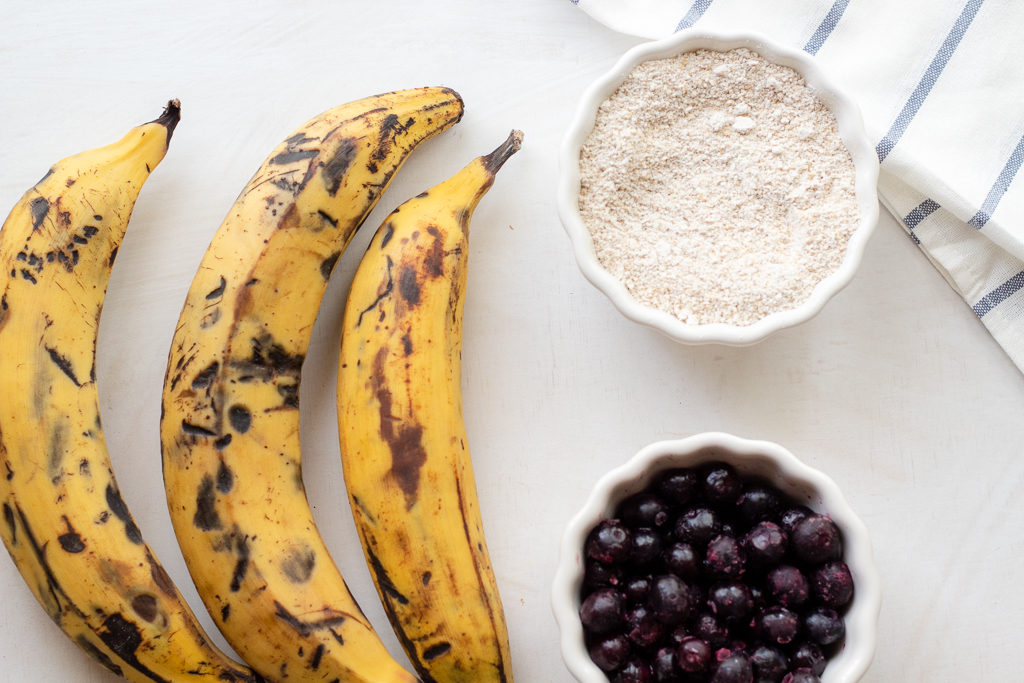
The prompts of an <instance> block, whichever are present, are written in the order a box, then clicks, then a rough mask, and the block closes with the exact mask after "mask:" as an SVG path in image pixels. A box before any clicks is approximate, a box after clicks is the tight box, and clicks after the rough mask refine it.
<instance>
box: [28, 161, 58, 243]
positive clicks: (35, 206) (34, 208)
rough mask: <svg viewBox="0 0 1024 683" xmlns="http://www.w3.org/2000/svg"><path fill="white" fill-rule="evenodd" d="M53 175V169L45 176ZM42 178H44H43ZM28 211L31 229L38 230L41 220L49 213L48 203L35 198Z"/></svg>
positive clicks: (43, 198)
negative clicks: (30, 217) (30, 218)
mask: <svg viewBox="0 0 1024 683" xmlns="http://www.w3.org/2000/svg"><path fill="white" fill-rule="evenodd" d="M50 173H53V169H50V172H49V173H47V174H46V175H47V176H48V175H50ZM43 177H44V178H45V177H46V176H43ZM28 208H29V211H30V212H31V213H32V229H33V230H38V229H39V226H40V225H42V224H43V220H45V218H46V214H47V213H49V212H50V202H49V201H48V200H47V199H46V197H36V198H35V199H33V200H32V202H31V203H30V204H29V205H28Z"/></svg>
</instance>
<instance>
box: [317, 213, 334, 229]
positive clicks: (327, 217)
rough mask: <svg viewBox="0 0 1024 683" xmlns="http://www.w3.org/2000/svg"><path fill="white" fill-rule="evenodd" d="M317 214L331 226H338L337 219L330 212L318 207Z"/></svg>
mask: <svg viewBox="0 0 1024 683" xmlns="http://www.w3.org/2000/svg"><path fill="white" fill-rule="evenodd" d="M317 215H319V216H320V218H322V219H324V220H325V221H327V222H328V223H330V224H331V227H332V228H336V227H338V219H337V218H335V217H334V216H332V215H331V214H329V213H327V212H326V211H324V210H323V209H318V210H317Z"/></svg>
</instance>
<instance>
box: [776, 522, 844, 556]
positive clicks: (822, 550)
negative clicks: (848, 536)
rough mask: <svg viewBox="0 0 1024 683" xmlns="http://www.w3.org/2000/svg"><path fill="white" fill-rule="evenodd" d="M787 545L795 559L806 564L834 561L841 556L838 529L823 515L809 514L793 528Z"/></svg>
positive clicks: (840, 541)
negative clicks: (797, 558)
mask: <svg viewBox="0 0 1024 683" xmlns="http://www.w3.org/2000/svg"><path fill="white" fill-rule="evenodd" d="M789 543H790V546H791V547H792V548H793V551H794V552H795V553H796V555H797V557H799V558H800V559H801V560H803V561H804V562H806V563H808V564H818V563H819V562H825V561H826V560H834V559H836V558H838V557H839V556H840V555H842V552H843V543H842V540H841V538H840V536H839V527H837V526H836V523H835V522H833V521H832V520H831V519H829V518H828V517H826V516H825V515H818V514H811V515H807V516H806V517H804V518H803V519H802V520H800V522H799V523H798V524H797V525H796V526H794V527H793V531H792V533H791V534H790V535H789Z"/></svg>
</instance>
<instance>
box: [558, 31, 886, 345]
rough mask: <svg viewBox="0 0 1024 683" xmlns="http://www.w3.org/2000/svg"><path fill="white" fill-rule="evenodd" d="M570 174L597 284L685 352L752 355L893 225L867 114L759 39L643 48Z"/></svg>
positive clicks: (809, 312) (629, 57)
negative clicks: (882, 213) (709, 348)
mask: <svg viewBox="0 0 1024 683" xmlns="http://www.w3.org/2000/svg"><path fill="white" fill-rule="evenodd" d="M560 161H561V169H560V172H561V175H560V183H559V190H558V191H559V202H558V206H559V214H560V217H561V219H562V223H563V225H564V226H565V229H566V232H567V233H568V235H569V237H570V241H571V243H572V246H573V250H574V253H575V256H576V261H577V263H578V264H579V266H580V269H581V270H582V272H583V274H584V276H585V277H586V278H587V279H588V280H589V281H590V282H591V283H592V284H593V285H594V286H596V287H597V288H598V289H599V290H601V291H602V292H604V294H605V295H607V296H608V298H609V299H610V300H611V301H612V303H613V304H614V305H615V306H616V307H617V308H618V310H619V311H621V312H622V313H623V314H624V315H625V316H626V317H627V318H630V319H632V320H634V321H636V322H638V323H641V324H644V325H647V326H649V327H652V328H654V329H656V330H658V331H660V332H662V333H664V334H666V335H668V336H669V337H671V338H673V339H675V340H677V341H680V342H684V343H693V344H701V343H721V344H729V345H737V346H738V345H746V344H752V343H755V342H758V341H760V340H762V339H764V338H765V337H767V336H768V335H770V334H772V333H774V332H777V331H778V330H781V329H783V328H786V327H791V326H793V325H797V324H800V323H802V322H805V321H807V320H809V319H810V318H812V317H813V316H814V315H815V314H817V313H818V312H819V311H820V310H821V308H822V307H823V306H824V305H825V303H826V302H827V301H828V300H829V299H830V298H832V297H833V296H834V295H835V294H836V293H837V292H839V291H840V290H841V289H842V288H843V287H845V286H846V285H847V284H848V283H849V282H850V280H851V279H852V277H853V275H854V272H855V271H856V269H857V266H858V265H859V263H860V260H861V257H862V254H863V251H864V248H865V245H866V243H867V241H868V239H869V237H870V235H871V233H872V232H873V230H874V227H875V224H876V223H877V220H878V198H877V183H878V159H877V156H876V155H875V151H874V147H873V146H872V145H871V143H870V142H869V140H868V138H867V135H866V133H865V132H864V126H863V121H862V119H861V116H860V111H859V109H858V107H857V106H856V104H855V103H853V102H852V101H851V100H850V99H849V98H848V97H846V96H845V95H843V94H842V93H841V92H840V91H839V90H838V89H837V88H835V87H834V86H833V85H832V84H831V83H830V82H829V81H828V79H827V78H826V76H825V75H824V74H823V73H822V72H821V70H820V69H819V68H818V66H817V64H816V62H815V60H814V58H813V57H811V56H810V55H808V54H806V53H804V52H799V51H795V50H792V49H789V48H785V47H782V46H779V45H776V44H774V43H772V42H770V41H768V40H767V39H765V38H763V37H761V36H756V35H720V34H709V33H705V32H695V31H682V32H680V33H677V34H675V35H673V36H671V37H669V38H665V39H662V40H657V41H652V42H649V43H645V44H641V45H638V46H636V47H634V48H633V49H631V50H630V51H628V52H627V53H626V54H625V55H623V57H622V58H621V59H620V60H619V61H618V63H617V64H616V65H615V67H614V68H613V69H612V70H611V71H610V72H608V73H607V74H605V75H604V76H603V77H601V78H600V79H599V80H598V81H596V82H595V83H594V84H592V85H591V86H590V88H589V89H588V90H587V91H586V93H585V94H584V96H583V98H582V101H581V103H580V106H579V109H578V111H577V113H576V116H575V119H574V120H573V123H572V125H571V126H570V129H569V132H568V134H567V135H566V138H565V141H564V144H563V148H562V156H561V159H560Z"/></svg>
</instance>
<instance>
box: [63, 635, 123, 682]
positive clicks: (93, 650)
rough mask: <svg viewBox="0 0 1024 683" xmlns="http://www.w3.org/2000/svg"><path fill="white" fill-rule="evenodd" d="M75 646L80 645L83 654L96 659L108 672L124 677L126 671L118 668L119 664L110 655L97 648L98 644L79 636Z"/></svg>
mask: <svg viewBox="0 0 1024 683" xmlns="http://www.w3.org/2000/svg"><path fill="white" fill-rule="evenodd" d="M75 644H76V645H78V647H80V648H82V651H83V652H85V653H86V654H87V655H89V656H90V657H92V658H93V659H95V660H96V661H97V662H99V663H100V664H101V665H102V666H104V667H105V668H106V669H107V670H109V671H111V672H113V673H114V674H115V675H117V676H121V677H124V671H123V670H122V669H121V667H120V666H118V665H117V663H116V662H114V660H113V659H111V658H110V655H108V654H107V653H106V652H104V651H103V650H101V649H100V648H99V647H97V646H96V643H94V642H92V641H91V640H89V639H88V638H87V637H86V636H85V634H79V635H77V636H75Z"/></svg>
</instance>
